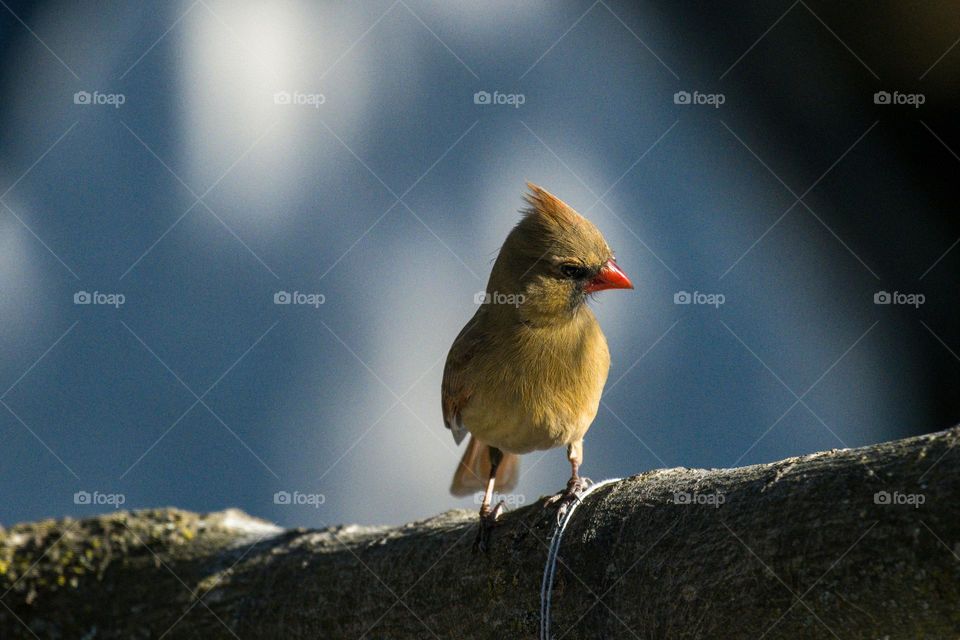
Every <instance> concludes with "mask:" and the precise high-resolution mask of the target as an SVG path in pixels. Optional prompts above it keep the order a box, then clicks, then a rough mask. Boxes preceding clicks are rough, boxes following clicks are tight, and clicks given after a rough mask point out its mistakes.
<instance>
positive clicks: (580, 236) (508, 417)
mask: <svg viewBox="0 0 960 640" xmlns="http://www.w3.org/2000/svg"><path fill="white" fill-rule="evenodd" d="M528 187H529V188H530V192H529V193H528V194H527V196H526V200H527V203H528V205H529V206H528V208H527V209H525V210H524V211H523V217H522V218H521V220H520V222H519V223H517V225H516V226H515V227H514V228H513V230H512V231H511V232H510V234H509V235H508V236H507V239H506V241H505V242H504V243H503V246H502V247H501V249H500V253H499V255H498V256H497V260H496V262H495V263H494V265H493V270H492V271H491V273H490V279H489V281H488V283H487V292H486V293H487V296H486V300H487V301H486V303H484V304H482V305H481V306H480V308H479V309H477V312H476V313H475V314H474V316H473V318H471V319H470V321H469V322H467V324H466V326H464V328H463V329H462V330H461V331H460V334H459V335H458V336H457V338H456V340H455V341H454V343H453V346H452V347H451V348H450V353H449V354H448V356H447V363H446V366H445V367H444V372H443V383H442V390H441V397H442V405H443V419H444V422H445V423H446V425H447V428H449V429H451V431H452V432H453V437H454V439H455V440H456V442H457V443H458V444H459V443H460V442H461V441H462V439H463V438H464V437H465V435H466V433H467V432H470V434H471V438H470V443H469V444H468V446H467V451H466V452H465V454H464V456H463V459H462V460H461V461H460V465H459V466H458V468H457V471H456V472H455V474H454V477H453V483H452V485H451V488H450V491H451V493H453V494H454V495H466V494H469V493H471V492H473V491H478V490H486V493H485V495H484V502H483V505H482V506H481V510H480V514H481V524H482V525H486V526H482V527H481V535H480V536H479V537H478V542H479V543H480V545H481V546H483V545H484V544H485V536H484V535H483V534H484V532H485V531H486V528H487V526H488V525H489V524H491V523H492V521H493V520H495V519H496V516H497V514H498V513H499V505H498V507H497V508H494V509H492V510H491V508H490V497H491V495H492V493H493V491H494V490H499V491H508V490H510V489H512V488H513V487H514V486H515V484H516V481H517V474H518V469H519V466H518V456H519V455H520V454H523V453H528V452H530V451H534V450H538V449H550V448H553V447H557V446H561V445H566V446H567V452H568V458H569V459H570V463H571V467H572V472H573V473H572V477H571V479H570V482H569V483H568V487H567V491H566V493H565V495H567V496H575V495H576V492H577V491H579V489H580V487H581V484H580V478H579V473H578V468H579V465H580V463H581V461H582V456H583V436H584V434H586V432H587V429H589V427H590V424H591V423H592V422H593V419H594V417H595V416H596V414H597V408H598V406H599V403H600V395H601V392H602V391H603V385H604V383H605V382H606V379H607V372H608V370H609V368H610V353H609V351H608V349H607V342H606V339H605V338H604V336H603V332H602V331H601V330H600V325H599V323H598V322H597V320H596V318H595V317H594V315H593V312H592V311H591V310H590V308H589V307H588V306H587V305H586V304H585V302H586V299H587V296H588V295H589V294H591V293H594V292H596V291H600V290H603V289H613V288H633V285H632V284H631V283H630V280H629V279H628V278H627V277H626V275H625V274H624V273H623V272H622V271H621V270H620V268H619V267H618V266H617V264H616V262H614V260H613V252H612V251H611V249H610V247H609V245H607V243H606V241H605V240H604V238H603V235H602V234H601V233H600V231H599V230H598V229H597V228H596V227H595V226H594V225H593V224H592V223H591V222H590V221H589V220H587V219H586V218H584V217H583V216H581V215H580V214H578V213H577V212H576V211H574V210H573V209H572V208H571V207H569V206H568V205H567V204H565V203H564V202H563V201H561V200H560V199H558V198H556V197H555V196H553V195H551V194H550V193H548V192H547V191H545V190H543V189H541V188H540V187H538V186H536V185H533V184H528Z"/></svg>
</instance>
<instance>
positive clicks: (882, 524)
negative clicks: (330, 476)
mask: <svg viewBox="0 0 960 640" xmlns="http://www.w3.org/2000/svg"><path fill="white" fill-rule="evenodd" d="M958 441H960V428H954V429H950V430H947V431H943V432H940V433H935V434H930V435H926V436H921V437H917V438H910V439H907V440H900V441H896V442H890V443H885V444H879V445H874V446H870V447H864V448H861V449H848V450H841V451H837V450H834V451H829V452H823V453H818V454H814V455H809V456H803V457H799V458H790V459H787V460H783V461H780V462H776V463H773V464H766V465H756V466H751V467H744V468H740V469H721V470H701V469H664V470H657V471H651V472H647V473H643V474H640V475H638V476H634V477H632V478H628V479H625V480H622V481H620V482H617V483H614V484H612V485H609V486H606V487H603V488H601V489H599V490H597V491H596V492H594V493H593V494H591V495H590V496H589V497H588V498H587V499H586V500H585V501H584V503H583V504H582V505H580V506H579V508H578V510H577V511H576V513H575V514H574V516H573V518H572V520H571V523H570V525H569V526H568V528H567V530H566V532H565V534H564V538H563V544H562V547H561V549H560V557H559V562H558V565H557V570H556V576H555V580H554V586H553V596H552V603H551V612H552V616H553V622H552V637H553V638H554V639H556V640H560V639H561V638H569V639H574V638H634V637H635V638H644V639H646V638H671V639H673V638H740V637H744V638H747V637H750V638H759V637H766V638H788V639H789V638H804V639H805V638H832V637H842V638H865V639H866V638H870V639H874V638H878V637H889V638H910V639H913V638H920V637H930V638H947V637H957V636H958V635H960V606H958V605H960V556H958V554H960V501H958V497H960V491H958V489H960V473H958V470H960V451H955V450H954V447H955V445H956V444H957V443H958ZM554 523H555V515H554V512H552V511H550V510H544V509H543V505H542V503H537V504H534V505H530V506H528V507H525V508H522V509H519V510H516V511H513V512H510V513H508V514H506V515H505V516H504V518H503V524H502V526H500V527H498V528H497V529H495V530H494V532H493V537H492V549H491V551H490V552H489V553H488V554H486V555H474V554H472V553H471V544H472V541H473V537H474V532H475V526H476V514H475V513H473V512H470V511H463V510H456V511H449V512H447V513H444V514H441V515H438V516H436V517H434V518H431V519H429V520H425V521H422V522H415V523H412V524H408V525H404V526H401V527H360V526H353V525H351V526H343V527H335V528H331V529H326V530H322V531H307V530H303V529H297V530H288V531H283V530H281V529H279V528H277V527H275V526H273V525H271V524H269V523H266V522H263V521H261V520H257V519H254V518H251V517H250V516H247V515H245V514H243V513H241V512H239V511H236V510H228V511H225V512H219V513H213V514H207V515H198V514H194V513H189V512H184V511H178V510H175V509H162V510H160V509H158V510H148V511H136V512H132V513H127V512H117V513H112V514H107V515H103V516H99V517H96V518H90V519H86V520H79V521H77V520H71V519H65V520H58V521H44V522H39V523H34V524H23V525H17V526H15V527H13V528H11V529H10V530H6V531H2V530H0V593H3V595H2V597H0V605H2V606H0V637H2V638H34V637H37V638H91V639H92V638H159V637H164V638H236V637H239V638H244V639H247V638H284V639H296V638H316V637H324V638H358V637H361V635H364V634H365V637H371V638H432V637H438V638H446V637H463V638H497V639H498V640H502V639H506V638H511V639H512V638H536V637H538V634H539V625H540V593H541V579H542V576H543V569H544V562H545V558H546V555H547V548H548V545H549V540H550V536H551V533H552V531H553V527H554ZM164 634H166V635H164Z"/></svg>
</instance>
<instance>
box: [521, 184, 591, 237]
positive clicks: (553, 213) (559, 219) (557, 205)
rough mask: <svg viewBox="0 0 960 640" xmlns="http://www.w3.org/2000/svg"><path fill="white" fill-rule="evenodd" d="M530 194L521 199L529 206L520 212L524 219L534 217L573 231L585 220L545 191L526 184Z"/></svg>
mask: <svg viewBox="0 0 960 640" xmlns="http://www.w3.org/2000/svg"><path fill="white" fill-rule="evenodd" d="M527 188H528V189H530V192H529V193H527V194H525V195H524V197H523V199H524V200H526V201H527V204H528V205H529V206H528V207H527V208H526V209H524V210H523V211H522V213H523V214H524V216H525V217H530V216H536V217H538V218H541V219H542V220H543V221H545V222H547V223H552V224H554V225H557V226H559V227H562V228H565V229H573V228H575V227H579V226H581V225H583V223H585V222H586V221H587V220H586V218H584V217H583V216H581V215H580V214H579V213H577V212H576V211H574V210H573V207H571V206H570V205H568V204H567V203H566V202H564V201H563V200H561V199H560V198H558V197H557V196H555V195H553V194H552V193H550V192H549V191H547V190H546V189H543V188H542V187H539V186H537V185H535V184H533V183H532V182H528V183H527Z"/></svg>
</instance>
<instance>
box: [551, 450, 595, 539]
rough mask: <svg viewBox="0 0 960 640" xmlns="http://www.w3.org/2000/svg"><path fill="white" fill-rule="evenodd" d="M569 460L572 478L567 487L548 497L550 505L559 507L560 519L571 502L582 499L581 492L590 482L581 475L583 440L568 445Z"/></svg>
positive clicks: (558, 517) (558, 515) (558, 514)
mask: <svg viewBox="0 0 960 640" xmlns="http://www.w3.org/2000/svg"><path fill="white" fill-rule="evenodd" d="M567 460H569V461H570V480H568V481H567V488H566V489H564V490H563V491H561V492H560V493H558V494H557V495H555V496H551V497H550V498H548V499H547V504H548V505H556V506H558V507H559V512H558V513H557V519H558V520H562V519H563V516H564V515H565V514H566V512H567V509H569V508H570V505H571V504H573V503H574V502H577V501H579V500H580V494H581V493H582V492H583V490H584V489H586V488H587V485H589V484H590V480H589V479H588V478H581V477H580V464H581V463H582V462H583V440H577V441H576V442H571V443H570V444H569V445H567Z"/></svg>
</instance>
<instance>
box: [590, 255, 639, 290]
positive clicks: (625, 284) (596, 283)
mask: <svg viewBox="0 0 960 640" xmlns="http://www.w3.org/2000/svg"><path fill="white" fill-rule="evenodd" d="M604 289H633V283H632V282H630V278H628V277H627V274H625V273H624V272H623V270H622V269H621V268H620V267H618V266H617V263H616V262H614V261H613V258H611V259H609V260H607V264H605V265H603V268H602V269H600V273H598V274H597V275H596V277H595V278H594V279H593V280H591V281H590V282H588V283H587V285H586V286H585V287H584V288H583V290H584V291H586V292H587V293H593V292H594V291H603V290H604Z"/></svg>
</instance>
